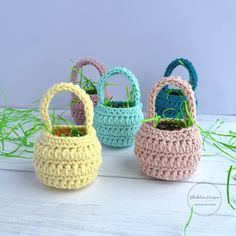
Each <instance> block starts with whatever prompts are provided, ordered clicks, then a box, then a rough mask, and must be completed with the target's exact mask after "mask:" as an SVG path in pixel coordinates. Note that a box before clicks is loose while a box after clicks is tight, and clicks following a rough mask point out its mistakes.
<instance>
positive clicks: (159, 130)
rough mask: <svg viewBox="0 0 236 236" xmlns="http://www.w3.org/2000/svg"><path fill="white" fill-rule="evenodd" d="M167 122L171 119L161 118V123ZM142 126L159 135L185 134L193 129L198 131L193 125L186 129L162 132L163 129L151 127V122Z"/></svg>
mask: <svg viewBox="0 0 236 236" xmlns="http://www.w3.org/2000/svg"><path fill="white" fill-rule="evenodd" d="M166 120H167V121H168V120H172V119H171V118H161V121H166ZM142 126H144V127H145V126H147V127H149V128H151V129H153V130H154V132H161V133H165V134H173V133H183V132H186V131H191V130H193V129H198V128H197V127H196V126H195V125H191V126H190V127H187V128H181V129H179V130H163V129H158V128H155V127H153V126H152V122H148V123H147V122H146V123H143V124H142Z"/></svg>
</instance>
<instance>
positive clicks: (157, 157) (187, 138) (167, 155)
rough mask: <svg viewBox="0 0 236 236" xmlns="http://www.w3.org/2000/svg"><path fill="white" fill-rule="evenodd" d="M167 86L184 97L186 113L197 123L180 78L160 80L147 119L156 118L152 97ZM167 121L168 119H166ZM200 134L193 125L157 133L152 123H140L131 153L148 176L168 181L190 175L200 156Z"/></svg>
mask: <svg viewBox="0 0 236 236" xmlns="http://www.w3.org/2000/svg"><path fill="white" fill-rule="evenodd" d="M166 85H173V86H177V87H179V88H180V89H181V90H182V91H183V92H184V94H185V96H186V99H187V102H188V106H189V111H190V113H191V114H192V118H193V119H194V120H196V104H195V98H194V92H193V90H192V88H191V86H190V85H189V84H188V83H187V82H186V81H184V80H182V79H181V78H180V77H166V78H162V79H161V80H160V81H159V82H158V83H157V84H156V85H155V86H154V87H153V89H152V91H151V94H150V97H149V103H148V109H149V111H148V117H154V116H155V98H156V96H157V94H158V93H159V92H160V91H161V89H162V88H163V87H164V86H166ZM167 120H168V119H167ZM201 143H202V139H201V135H200V132H199V130H198V128H197V127H196V126H195V125H192V126H190V127H188V128H182V129H180V130H173V131H169V130H160V129H158V128H155V127H153V123H152V122H150V123H143V124H142V126H141V127H140V129H139V131H138V133H137V135H136V137H135V148H134V152H135V155H136V157H137V159H138V162H139V165H140V167H141V170H142V171H143V172H144V173H145V174H146V175H148V176H151V177H154V178H157V179H161V180H168V181H176V180H182V179H184V178H186V177H188V176H190V175H191V174H192V173H193V172H194V171H195V170H196V169H197V166H198V163H199V161H200V157H201Z"/></svg>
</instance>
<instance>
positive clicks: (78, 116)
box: [71, 59, 106, 125]
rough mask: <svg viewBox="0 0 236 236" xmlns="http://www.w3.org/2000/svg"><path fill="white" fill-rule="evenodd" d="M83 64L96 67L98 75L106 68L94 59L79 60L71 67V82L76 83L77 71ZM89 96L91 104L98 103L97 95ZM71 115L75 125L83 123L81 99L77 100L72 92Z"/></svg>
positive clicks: (83, 115)
mask: <svg viewBox="0 0 236 236" xmlns="http://www.w3.org/2000/svg"><path fill="white" fill-rule="evenodd" d="M85 65H93V66H94V67H95V68H97V70H98V72H99V74H100V77H101V76H102V75H104V74H105V71H106V70H105V68H104V66H103V65H102V64H100V63H99V62H97V61H96V60H94V59H83V60H80V61H79V62H78V63H77V64H76V65H75V66H74V67H73V69H72V72H71V82H72V83H74V84H77V77H78V72H79V70H80V69H81V68H82V67H83V66H85ZM89 96H90V99H91V100H92V102H93V106H94V107H95V106H96V105H97V103H98V95H97V94H90V95H89ZM71 115H72V116H73V118H74V121H75V123H76V124H77V125H83V124H84V123H85V113H84V105H83V103H82V102H81V101H79V100H78V98H77V96H76V95H75V94H72V100H71Z"/></svg>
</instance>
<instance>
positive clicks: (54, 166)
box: [33, 83, 102, 189]
mask: <svg viewBox="0 0 236 236" xmlns="http://www.w3.org/2000/svg"><path fill="white" fill-rule="evenodd" d="M61 91H70V92H72V93H74V94H76V95H77V96H78V97H79V99H80V100H81V101H82V102H83V104H84V107H85V116H86V122H85V125H82V126H73V128H77V129H78V130H80V131H81V132H84V135H83V136H81V137H61V136H57V135H55V133H54V132H55V131H57V132H60V131H62V132H63V131H67V132H68V130H71V128H72V127H70V126H66V125H58V126H55V127H52V124H51V122H50V120H49V114H48V107H49V103H50V101H51V99H52V97H53V96H54V95H55V94H56V93H57V92H61ZM40 114H41V117H42V121H43V122H44V124H45V127H46V130H43V132H42V134H41V137H39V138H38V139H37V140H36V142H35V146H34V148H35V149H34V159H33V164H34V168H35V172H36V175H37V177H38V179H39V180H40V181H41V182H43V183H44V184H45V185H48V186H51V187H55V188H59V189H79V188H82V187H84V186H86V185H88V184H90V183H91V182H93V181H94V180H95V178H96V177H97V173H98V169H99V167H100V165H101V163H102V156H101V153H102V148H101V144H100V142H99V141H98V139H97V137H96V131H95V129H94V128H93V126H92V124H93V104H92V101H91V100H90V99H89V96H88V95H87V94H86V93H85V91H84V90H82V89H80V87H79V86H77V85H74V84H72V83H59V84H56V85H54V86H53V87H51V88H50V89H49V90H48V91H47V93H46V94H45V95H44V97H43V99H42V100H41V106H40Z"/></svg>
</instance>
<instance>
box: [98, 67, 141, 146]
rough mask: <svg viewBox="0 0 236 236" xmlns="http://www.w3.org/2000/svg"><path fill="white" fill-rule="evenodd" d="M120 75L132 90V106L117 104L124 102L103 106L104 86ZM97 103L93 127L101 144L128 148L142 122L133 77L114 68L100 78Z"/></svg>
mask: <svg viewBox="0 0 236 236" xmlns="http://www.w3.org/2000/svg"><path fill="white" fill-rule="evenodd" d="M117 74H121V75H123V76H125V77H127V78H128V80H129V81H130V82H131V84H132V86H133V88H134V104H133V106H132V107H128V108H123V107H119V104H124V103H125V101H114V102H113V103H114V104H116V105H117V107H108V106H105V105H104V102H105V98H104V84H105V82H106V81H107V80H108V79H109V78H110V77H111V76H113V75H117ZM97 90H98V97H99V101H98V104H97V106H96V107H95V114H94V127H95V129H96V131H97V137H98V139H99V140H100V142H101V143H103V144H105V145H108V146H111V147H128V146H131V145H132V144H133V141H134V136H135V134H136V133H137V131H138V129H139V127H140V125H141V121H142V120H143V118H144V117H143V113H142V104H141V102H140V89H139V84H138V80H137V79H136V77H135V75H134V74H133V73H132V72H131V71H129V70H127V69H126V68H123V67H115V68H113V69H111V70H110V71H108V72H107V73H106V74H105V75H103V76H102V77H101V80H100V81H99V83H98V86H97Z"/></svg>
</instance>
